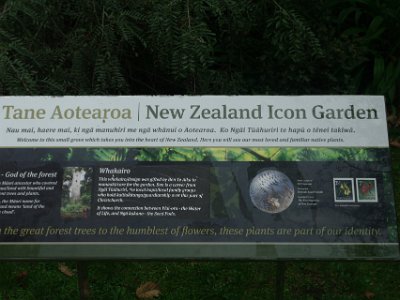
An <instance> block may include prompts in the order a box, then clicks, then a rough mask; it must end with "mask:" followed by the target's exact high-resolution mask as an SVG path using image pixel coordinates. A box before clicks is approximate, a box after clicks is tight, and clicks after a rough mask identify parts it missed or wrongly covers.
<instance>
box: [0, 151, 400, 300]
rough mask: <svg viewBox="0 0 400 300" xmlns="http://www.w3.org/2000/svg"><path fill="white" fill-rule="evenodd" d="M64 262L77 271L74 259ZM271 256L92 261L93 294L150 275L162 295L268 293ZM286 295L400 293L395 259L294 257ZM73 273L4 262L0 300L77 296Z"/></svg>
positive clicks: (399, 169)
mask: <svg viewBox="0 0 400 300" xmlns="http://www.w3.org/2000/svg"><path fill="white" fill-rule="evenodd" d="M392 158H393V163H392V166H393V174H394V184H395V192H396V206H397V208H398V209H399V205H400V149H395V150H393V155H392ZM66 265H67V266H68V267H69V268H70V269H72V270H75V268H76V267H75V263H74V262H67V263H66ZM276 267H277V263H276V262H247V261H215V262H210V261H176V262H164V261H144V262H134V261H128V262H110V261H106V262H91V263H90V264H89V278H90V287H91V290H92V299H96V300H100V299H121V300H122V299H135V298H136V296H135V291H136V288H137V287H138V286H139V285H140V284H141V283H143V282H147V281H153V282H156V283H157V284H158V285H159V286H160V290H161V293H162V294H161V297H160V298H161V299H171V300H172V299H174V300H176V299H177V300H179V299H200V300H201V299H204V300H213V299H218V300H219V299H222V300H223V299H243V300H247V299H251V300H252V299H255V300H257V299H273V298H274V292H275V272H276ZM285 278H286V279H285V280H286V281H285V299H304V300H307V299H325V300H328V299H329V300H333V299H338V300H339V299H340V300H346V299H349V300H350V299H351V300H353V299H354V300H356V299H393V300H395V299H400V264H399V262H376V261H371V262H355V261H341V262H329V261H310V262H300V261H293V262H288V263H287V269H286V277H285ZM78 298H79V293H78V289H77V276H76V275H73V276H67V275H65V274H63V273H62V272H60V271H59V269H58V262H2V263H1V264H0V300H11V299H18V300H19V299H21V300H27V299H51V300H54V299H68V300H70V299H78Z"/></svg>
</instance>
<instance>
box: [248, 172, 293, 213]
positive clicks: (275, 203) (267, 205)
mask: <svg viewBox="0 0 400 300" xmlns="http://www.w3.org/2000/svg"><path fill="white" fill-rule="evenodd" d="M250 198H251V201H252V202H253V204H254V205H255V207H257V208H258V209H259V210H262V211H264V212H267V213H270V214H276V213H280V212H282V211H284V210H285V209H287V208H288V207H289V206H290V204H292V202H293V198H294V186H293V183H292V181H291V180H290V179H289V177H287V176H286V175H285V174H284V173H282V172H280V171H277V170H264V171H262V172H260V173H259V174H257V175H256V176H255V177H254V178H253V180H252V181H251V183H250Z"/></svg>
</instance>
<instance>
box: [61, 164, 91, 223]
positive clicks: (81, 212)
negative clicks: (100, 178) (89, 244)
mask: <svg viewBox="0 0 400 300" xmlns="http://www.w3.org/2000/svg"><path fill="white" fill-rule="evenodd" d="M92 173H93V169H92V168H82V167H68V168H64V177H63V187H62V198H61V217H62V218H63V219H75V218H88V217H89V215H90V203H91V197H92Z"/></svg>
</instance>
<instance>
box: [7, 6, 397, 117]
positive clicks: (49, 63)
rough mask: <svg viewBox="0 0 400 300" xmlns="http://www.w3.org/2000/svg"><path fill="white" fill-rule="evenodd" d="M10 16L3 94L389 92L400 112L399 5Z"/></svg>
mask: <svg viewBox="0 0 400 300" xmlns="http://www.w3.org/2000/svg"><path fill="white" fill-rule="evenodd" d="M0 9H1V14H0V94H3V95H38V94H51V95H64V94H73V95H76V94H79V95H85V94H349V93H383V94H385V95H386V96H387V97H388V100H389V101H390V104H391V106H392V107H393V110H394V108H395V107H396V106H397V105H398V100H396V99H397V98H398V89H397V86H398V84H399V76H400V75H399V72H400V71H399V70H400V66H399V59H398V57H399V52H398V51H399V45H400V44H399V43H397V42H396V40H397V36H398V35H399V32H400V29H399V21H398V18H397V16H398V15H399V13H398V7H397V4H396V1H394V0H392V1H384V2H382V1H375V0H351V1H328V0H322V1H317V0H311V1H305V0H301V1H293V0H273V1H250V0H237V1H233V0H201V1H197V0H196V1H195V0H173V1H164V0H154V1H144V0H139V1H129V0H125V1H115V0H97V1H77V0H68V1H65V0H62V1H50V0H32V1H25V0H7V1H2V5H0ZM392 41H393V42H392ZM356 75H358V76H356ZM355 78H356V79H357V78H358V81H357V80H355Z"/></svg>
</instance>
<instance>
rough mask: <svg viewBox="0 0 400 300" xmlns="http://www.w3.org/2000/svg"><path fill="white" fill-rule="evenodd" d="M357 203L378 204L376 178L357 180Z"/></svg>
mask: <svg viewBox="0 0 400 300" xmlns="http://www.w3.org/2000/svg"><path fill="white" fill-rule="evenodd" d="M356 182H357V202H360V203H362V202H378V189H377V186H376V178H357V179H356Z"/></svg>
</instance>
